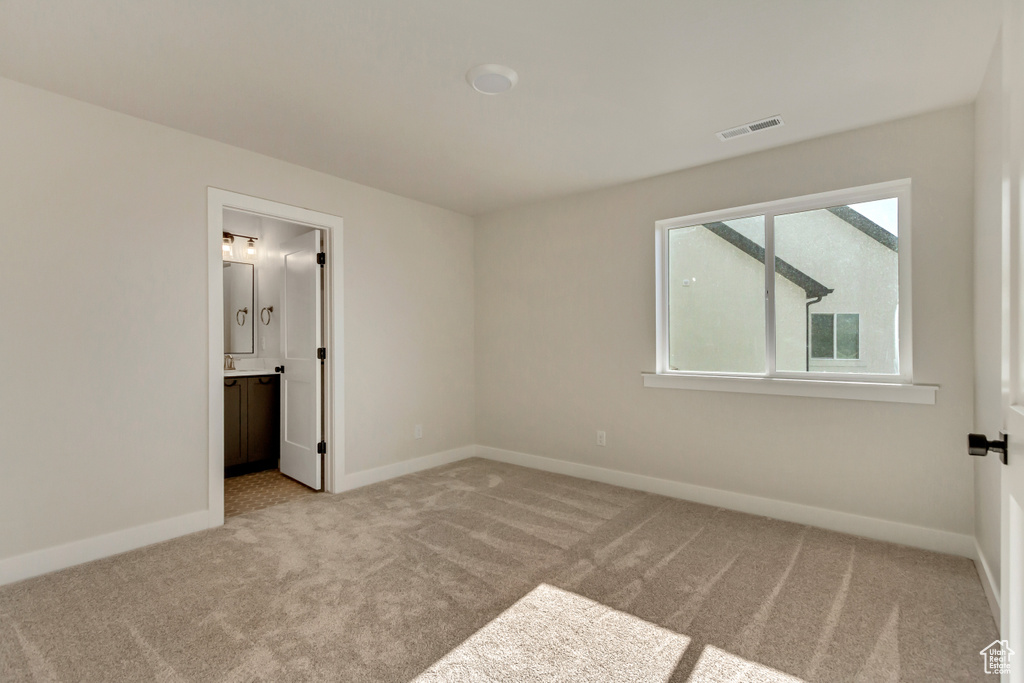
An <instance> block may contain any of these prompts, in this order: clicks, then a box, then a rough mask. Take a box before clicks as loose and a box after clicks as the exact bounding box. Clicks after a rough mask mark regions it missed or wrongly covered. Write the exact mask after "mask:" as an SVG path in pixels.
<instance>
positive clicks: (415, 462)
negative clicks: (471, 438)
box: [337, 446, 477, 493]
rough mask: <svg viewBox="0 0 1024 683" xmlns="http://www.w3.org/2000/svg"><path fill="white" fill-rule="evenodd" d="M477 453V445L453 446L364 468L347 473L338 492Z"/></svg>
mask: <svg viewBox="0 0 1024 683" xmlns="http://www.w3.org/2000/svg"><path fill="white" fill-rule="evenodd" d="M476 454H477V446H461V447H459V448H453V449H451V450H448V451H439V452H437V453H431V454H430V455H422V456H420V457H418V458H412V459H411V460H403V461H402V462H396V463H393V464H391V465H383V466H381V467H374V468H373V469H369V470H363V471H361V472H353V473H351V474H346V475H344V477H343V478H342V480H341V489H340V490H339V491H337V493H341V492H342V491H351V490H352V489H357V488H359V487H361V486H369V485H370V484H376V483H378V482H381V481H387V480H388V479H394V478H395V477H401V476H402V475H403V474H412V473H413V472H420V471H422V470H429V469H430V468H431V467H439V466H441V465H447V464H448V463H450V462H456V461H457V460H465V459H466V458H472V457H473V456H475V455H476Z"/></svg>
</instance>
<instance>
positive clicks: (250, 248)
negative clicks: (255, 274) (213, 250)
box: [223, 232, 259, 259]
mask: <svg viewBox="0 0 1024 683" xmlns="http://www.w3.org/2000/svg"><path fill="white" fill-rule="evenodd" d="M236 237H240V238H242V239H243V240H249V241H248V243H247V244H246V248H245V258H247V259H250V258H252V257H254V256H255V255H256V240H258V239H259V237H249V236H248V235H236V234H235V233H233V232H225V233H224V245H223V249H224V258H228V257H230V256H231V250H232V248H233V245H234V243H235V238H236Z"/></svg>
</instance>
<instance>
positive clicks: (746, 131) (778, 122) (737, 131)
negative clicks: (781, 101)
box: [715, 116, 785, 142]
mask: <svg viewBox="0 0 1024 683" xmlns="http://www.w3.org/2000/svg"><path fill="white" fill-rule="evenodd" d="M782 125H785V121H783V120H782V117H781V116H769V117H768V118H766V119H761V120H760V121H754V122H752V123H745V124H743V125H742V126H736V127H735V128H730V129H728V130H720V131H718V132H717V133H715V135H717V136H718V139H719V140H721V141H722V142H725V141H726V140H732V139H733V138H739V137H743V136H744V135H751V134H752V133H757V132H759V131H762V130H767V129H768V128H775V127H776V126H782Z"/></svg>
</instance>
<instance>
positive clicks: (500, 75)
mask: <svg viewBox="0 0 1024 683" xmlns="http://www.w3.org/2000/svg"><path fill="white" fill-rule="evenodd" d="M466 82H467V83H469V84H470V85H471V86H473V89H474V90H476V91H477V92H481V93H483V94H485V95H498V94H500V93H503V92H506V91H508V90H511V89H512V88H514V87H516V83H518V82H519V75H518V74H517V73H516V72H515V71H513V70H512V69H510V68H508V67H507V66H502V65H501V64H481V65H480V66H474V67H473V68H472V69H470V70H469V71H467V72H466Z"/></svg>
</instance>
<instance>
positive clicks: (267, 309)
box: [260, 306, 274, 325]
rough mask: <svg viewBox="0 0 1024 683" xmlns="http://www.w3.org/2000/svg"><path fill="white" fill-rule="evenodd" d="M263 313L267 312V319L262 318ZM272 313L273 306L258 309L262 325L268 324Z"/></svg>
mask: <svg viewBox="0 0 1024 683" xmlns="http://www.w3.org/2000/svg"><path fill="white" fill-rule="evenodd" d="M264 313H266V314H267V319H266V320H264V319H263V314H264ZM273 313H274V307H273V306H264V307H263V310H261V311H260V322H262V323H263V324H264V325H269V324H270V318H271V316H272V315H273Z"/></svg>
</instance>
